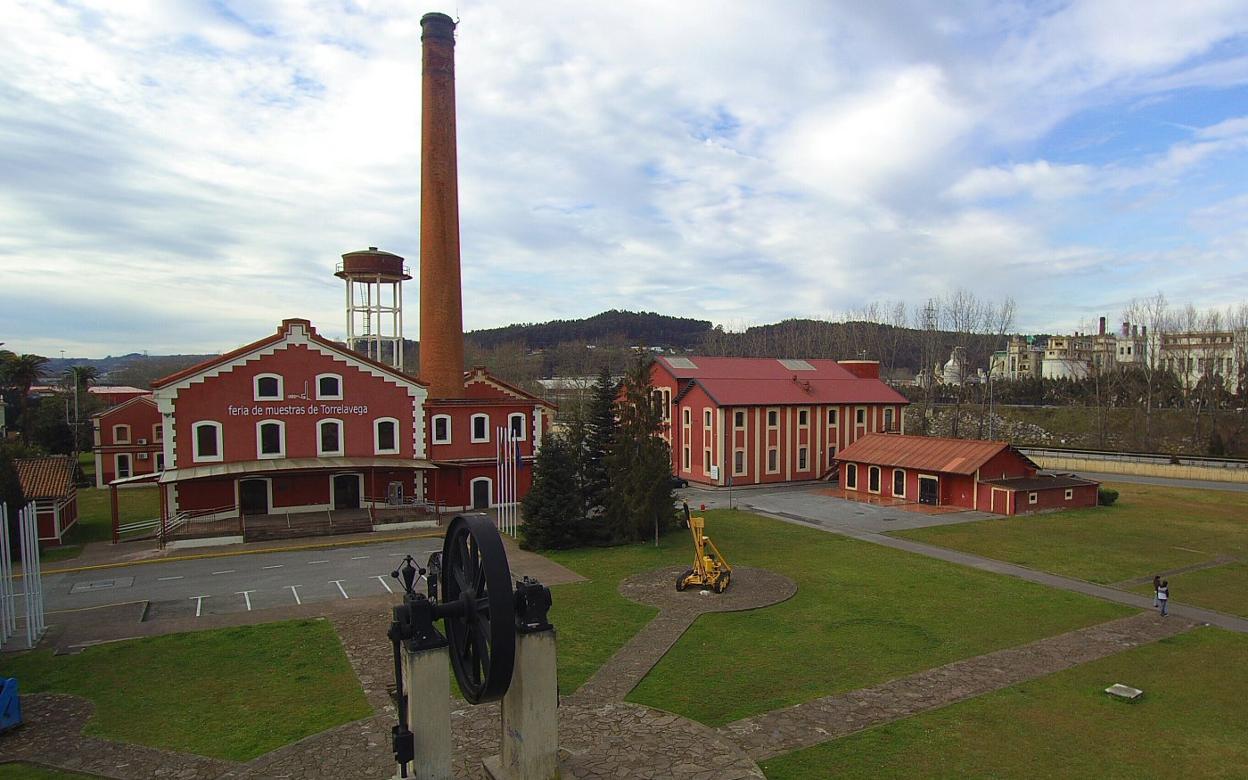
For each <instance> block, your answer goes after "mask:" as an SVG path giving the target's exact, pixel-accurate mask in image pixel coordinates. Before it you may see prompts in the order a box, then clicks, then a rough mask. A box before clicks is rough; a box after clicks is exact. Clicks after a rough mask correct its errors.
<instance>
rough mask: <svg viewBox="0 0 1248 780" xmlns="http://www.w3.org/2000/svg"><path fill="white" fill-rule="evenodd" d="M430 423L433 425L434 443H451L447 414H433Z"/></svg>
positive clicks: (449, 421)
mask: <svg viewBox="0 0 1248 780" xmlns="http://www.w3.org/2000/svg"><path fill="white" fill-rule="evenodd" d="M430 424H431V425H433V443H434V444H450V443H451V416H450V415H449V414H435V415H434V416H433V419H432V420H431V421H430Z"/></svg>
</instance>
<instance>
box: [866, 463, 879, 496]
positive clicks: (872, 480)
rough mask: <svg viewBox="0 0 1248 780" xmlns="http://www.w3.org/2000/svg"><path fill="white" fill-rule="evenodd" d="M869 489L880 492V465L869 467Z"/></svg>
mask: <svg viewBox="0 0 1248 780" xmlns="http://www.w3.org/2000/svg"><path fill="white" fill-rule="evenodd" d="M867 490H869V491H870V492H872V493H879V492H880V467H879V466H868V467H867Z"/></svg>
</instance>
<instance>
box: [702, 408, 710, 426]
mask: <svg viewBox="0 0 1248 780" xmlns="http://www.w3.org/2000/svg"><path fill="white" fill-rule="evenodd" d="M702 424H703V425H708V426H709V425H710V424H711V410H710V409H704V410H702Z"/></svg>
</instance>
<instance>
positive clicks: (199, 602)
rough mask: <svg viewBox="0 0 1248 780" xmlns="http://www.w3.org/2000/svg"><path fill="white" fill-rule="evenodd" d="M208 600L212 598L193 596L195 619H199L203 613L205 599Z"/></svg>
mask: <svg viewBox="0 0 1248 780" xmlns="http://www.w3.org/2000/svg"><path fill="white" fill-rule="evenodd" d="M206 598H211V596H191V599H192V600H193V601H194V602H195V617H199V616H200V613H201V612H202V611H203V607H204V599H206Z"/></svg>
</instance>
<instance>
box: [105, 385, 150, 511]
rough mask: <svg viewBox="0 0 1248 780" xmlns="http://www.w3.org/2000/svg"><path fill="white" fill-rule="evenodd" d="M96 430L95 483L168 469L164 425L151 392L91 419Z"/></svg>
mask: <svg viewBox="0 0 1248 780" xmlns="http://www.w3.org/2000/svg"><path fill="white" fill-rule="evenodd" d="M91 424H92V426H93V428H94V433H95V446H94V450H95V486H96V487H97V488H102V487H104V486H105V485H107V484H108V483H110V482H112V481H113V480H115V479H126V478H128V477H135V476H139V475H142V474H154V473H157V472H160V471H164V460H165V454H164V426H163V424H162V421H161V418H160V412H159V411H158V410H157V409H156V402H155V401H154V400H152V396H151V394H150V393H148V394H147V395H142V396H138V397H135V398H131V399H130V400H129V401H125V402H123V403H121V404H119V405H118V406H114V407H112V408H111V409H105V410H104V411H102V412H99V413H98V414H96V415H95V416H93V417H92V418H91Z"/></svg>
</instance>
